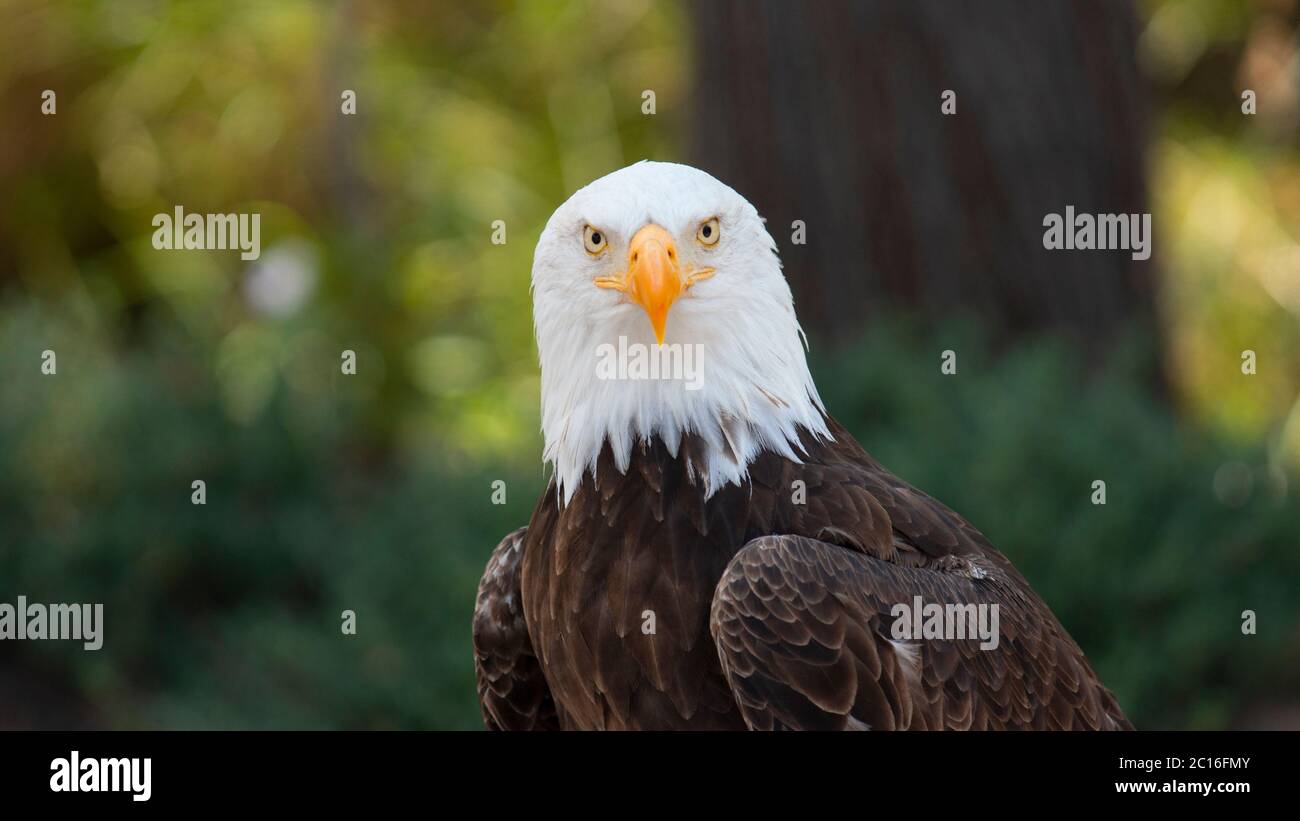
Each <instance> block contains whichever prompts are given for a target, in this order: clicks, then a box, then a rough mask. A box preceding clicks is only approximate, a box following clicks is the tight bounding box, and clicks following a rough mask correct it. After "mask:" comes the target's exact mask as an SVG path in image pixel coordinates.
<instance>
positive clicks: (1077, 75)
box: [692, 0, 1156, 353]
mask: <svg viewBox="0 0 1300 821" xmlns="http://www.w3.org/2000/svg"><path fill="white" fill-rule="evenodd" d="M692 9H693V12H692V21H693V25H692V28H693V29H694V30H695V32H697V37H696V42H695V60H696V62H695V83H694V95H695V99H694V111H693V118H692V130H693V132H694V137H695V141H696V142H695V146H694V154H695V161H696V162H697V163H698V164H699V165H700V166H701V167H702V168H705V169H706V170H708V171H710V172H712V173H713V174H715V175H716V176H718V177H719V178H720V179H722V180H724V181H725V182H727V183H729V184H730V185H732V186H733V187H735V188H736V189H737V190H738V191H740V192H741V193H742V194H744V195H745V196H747V197H748V198H749V199H750V200H751V201H752V202H754V203H755V205H757V206H758V208H759V211H760V213H762V214H763V216H765V217H766V218H767V220H768V228H769V230H771V232H772V234H773V236H775V237H776V240H777V243H778V244H779V246H780V248H781V252H782V257H783V259H784V262H785V266H786V272H787V275H788V276H789V279H790V282H791V286H792V287H793V289H794V293H795V301H796V306H797V308H798V311H799V315H800V318H801V320H802V322H803V325H804V327H805V329H807V330H808V332H809V333H810V334H812V335H814V336H816V335H822V336H823V338H825V337H827V336H829V337H831V338H835V339H838V340H846V339H851V338H852V337H853V336H854V335H856V333H857V332H858V331H859V330H860V329H861V328H863V327H864V325H865V323H866V322H867V321H868V319H869V317H870V315H871V312H872V311H882V310H888V307H889V306H890V305H897V304H899V303H901V304H903V305H906V306H909V307H912V308H914V309H916V311H917V312H918V313H920V314H921V315H922V316H923V317H924V318H925V319H927V320H928V321H932V322H937V321H941V320H942V319H944V318H946V317H949V316H951V315H952V314H953V312H954V311H955V310H957V309H969V310H971V311H973V312H976V313H978V314H979V315H981V316H982V317H983V318H985V319H986V320H987V321H988V322H989V323H990V325H991V326H992V329H993V330H994V332H995V333H997V334H999V340H1000V341H1006V340H1007V339H1009V338H1014V337H1017V336H1020V335H1023V334H1025V333H1026V332H1033V331H1041V330H1044V329H1051V330H1053V331H1054V332H1057V331H1059V332H1064V333H1067V334H1072V335H1075V336H1077V337H1079V338H1082V339H1085V340H1087V342H1088V343H1089V345H1090V346H1094V347H1092V348H1090V349H1091V350H1093V351H1094V352H1096V353H1104V352H1105V350H1106V349H1107V348H1109V347H1110V344H1109V343H1112V342H1113V341H1115V338H1116V336H1117V332H1118V331H1119V330H1120V329H1121V328H1122V327H1125V326H1127V325H1129V324H1136V325H1138V326H1139V327H1146V328H1149V329H1151V331H1152V332H1154V330H1155V326H1156V322H1155V311H1154V304H1153V303H1154V300H1153V281H1154V274H1153V271H1154V265H1155V260H1154V258H1153V259H1151V260H1147V261H1145V262H1141V261H1135V260H1132V259H1131V257H1130V254H1129V253H1128V252H1126V251H1047V250H1045V249H1044V248H1043V231H1044V228H1043V218H1044V216H1045V215H1046V214H1048V213H1058V214H1063V213H1064V211H1065V207H1066V206H1067V205H1073V206H1074V207H1075V210H1076V212H1087V213H1092V214H1097V213H1140V212H1144V211H1146V210H1147V204H1146V190H1145V185H1144V180H1143V150H1144V142H1145V136H1146V135H1145V129H1146V122H1145V121H1146V105H1147V102H1146V98H1145V92H1144V88H1143V83H1142V80H1141V78H1140V76H1139V72H1138V68H1137V62H1136V53H1135V52H1136V40H1137V27H1136V21H1135V19H1134V14H1133V9H1132V8H1131V6H1130V5H1129V4H1128V3H1124V2H1084V0H1077V2H1069V1H1068V0H1035V1H1034V2H1024V0H982V2H978V3H975V2H969V3H967V2H951V0H947V1H945V2H939V1H937V0H898V2H892V1H890V0H874V1H873V2H811V3H800V4H792V3H786V2H782V0H705V2H702V3H700V4H698V5H693V6H692ZM946 89H951V90H953V91H955V92H956V95H957V96H956V106H957V110H956V114H955V115H954V116H944V115H943V114H941V112H940V104H941V95H942V93H943V92H944V90H946ZM793 220H803V221H804V222H805V223H806V225H807V244H806V245H794V244H792V243H791V227H790V226H791V222H792V221H793ZM1094 343H1095V345H1094Z"/></svg>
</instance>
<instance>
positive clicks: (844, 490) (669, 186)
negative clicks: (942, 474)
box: [473, 162, 1131, 730]
mask: <svg viewBox="0 0 1300 821" xmlns="http://www.w3.org/2000/svg"><path fill="white" fill-rule="evenodd" d="M532 292H533V313H534V324H535V330H536V336H537V345H538V353H539V357H540V361H541V372H542V379H541V399H542V430H543V434H544V442H545V444H544V447H545V450H544V453H543V461H544V462H545V463H547V464H549V465H550V466H551V467H552V473H551V478H550V481H549V483H548V485H547V487H546V490H545V491H544V492H543V494H542V496H541V498H540V499H539V500H538V502H537V506H536V508H535V510H534V511H533V515H532V519H531V520H530V521H529V523H528V525H527V526H526V527H522V528H520V529H518V530H516V531H514V532H513V533H510V534H509V535H507V536H506V537H505V539H503V540H502V541H501V543H500V544H499V545H498V546H497V548H496V549H495V551H493V553H492V555H491V558H490V559H489V560H488V564H487V569H486V572H485V573H484V575H483V579H482V582H481V583H480V585H479V589H478V596H477V601H476V607H475V612H474V622H473V641H474V661H475V669H476V674H477V686H478V694H479V699H480V703H481V706H482V711H483V717H484V721H485V723H486V725H487V726H488V727H489V728H491V729H502V730H540V729H678V728H680V729H755V730H759V729H763V730H766V729H801V730H830V729H872V730H907V729H1011V728H1025V729H1131V725H1130V724H1129V722H1128V720H1127V719H1126V718H1125V717H1124V714H1123V712H1122V711H1121V710H1120V708H1119V705H1118V704H1117V703H1116V701H1115V698H1114V696H1113V695H1111V693H1110V691H1109V690H1107V689H1106V687H1105V686H1104V685H1103V684H1102V683H1101V681H1099V680H1098V678H1097V675H1096V674H1095V673H1094V672H1093V670H1092V668H1091V667H1090V666H1089V664H1088V661H1087V659H1085V658H1084V655H1083V652H1082V651H1081V650H1080V649H1079V646H1078V645H1077V644H1075V642H1074V640H1073V639H1071V638H1070V636H1069V634H1068V633H1067V632H1066V631H1065V628H1064V627H1062V626H1061V624H1060V622H1059V621H1057V620H1056V618H1055V617H1054V616H1053V615H1052V612H1051V611H1050V610H1049V609H1048V608H1047V606H1046V605H1045V604H1044V603H1043V601H1042V600H1041V599H1040V598H1039V597H1038V596H1037V595H1036V594H1035V593H1034V591H1033V590H1032V589H1031V588H1030V586H1029V584H1028V582H1026V581H1025V579H1024V577H1023V576H1021V575H1020V573H1019V572H1018V571H1017V570H1016V569H1015V567H1013V566H1012V564H1011V562H1009V561H1008V560H1007V559H1006V558H1005V557H1004V556H1003V555H1002V554H1001V553H999V552H998V551H997V550H996V549H995V548H994V547H993V546H992V545H991V544H989V542H988V540H987V539H985V538H984V536H983V535H981V534H980V532H979V531H978V530H976V529H975V528H974V527H973V526H971V525H970V524H969V523H967V522H966V520H965V519H963V518H962V517H960V516H958V515H957V514H956V513H954V512H953V511H951V510H949V509H948V508H947V507H945V506H944V505H943V504H942V503H940V502H938V501H936V500H934V499H932V498H930V497H929V496H927V495H925V494H924V493H922V492H921V491H919V490H917V489H916V488H914V487H912V486H911V485H909V484H908V483H907V482H904V481H903V480H901V479H899V478H898V477H896V476H894V475H893V474H891V473H890V472H889V471H888V470H886V469H885V468H884V467H882V466H881V465H880V464H879V463H878V462H876V460H875V459H873V458H872V457H871V456H870V455H868V454H867V452H866V451H865V450H863V449H862V447H861V446H860V445H859V444H858V443H857V442H856V441H855V440H854V439H853V437H852V436H851V435H849V433H848V431H846V430H845V429H844V428H843V426H841V425H840V424H839V423H837V422H836V421H835V420H834V419H833V418H832V417H831V416H830V415H829V414H828V413H827V412H826V409H825V407H824V406H823V404H822V401H821V398H820V397H819V395H818V392H817V386H816V385H814V384H813V380H812V377H811V376H810V374H809V371H808V365H807V362H806V360H805V356H804V352H805V344H806V342H805V340H804V337H803V331H802V329H801V328H800V326H799V322H798V320H797V318H796V317H795V312H794V306H793V301H792V299H791V295H790V289H789V286H788V285H787V283H786V281H785V278H784V276H783V275H782V272H781V265H780V261H779V259H778V257H777V254H776V244H775V242H774V241H773V240H772V237H771V236H770V235H769V233H768V231H767V229H766V228H765V226H764V224H763V220H762V219H761V218H760V217H759V215H758V212H757V211H756V210H755V209H754V207H753V206H752V205H751V204H750V203H749V202H747V201H746V200H745V199H744V198H743V197H741V196H740V195H739V194H737V193H736V192H735V191H734V190H732V189H731V188H729V187H728V186H726V185H724V184H723V183H721V182H719V181H718V180H716V179H714V178H713V177H711V176H710V175H708V174H706V173H704V172H702V171H699V170H697V169H694V168H691V167H688V166H685V165H676V164H671V163H660V162H641V163H637V164H636V165H633V166H629V167H627V168H624V169H621V170H619V171H615V172H614V173H612V174H609V175H608V176H605V177H603V178H601V179H599V180H596V181H595V182H593V183H591V184H590V185H588V186H586V187H585V188H583V189H581V190H580V191H578V192H577V193H575V194H574V195H573V196H572V197H571V198H570V199H569V200H568V201H567V202H565V203H564V204H563V205H562V206H560V208H559V209H558V210H557V211H556V212H555V213H554V215H552V217H551V219H550V221H549V222H548V223H547V225H546V227H545V229H544V230H543V232H542V235H541V238H540V240H539V242H538V244H537V250H536V255H535V258H534V263H533V274H532ZM675 344H676V345H688V346H693V347H692V350H695V351H698V353H699V358H698V362H697V364H698V365H699V366H700V367H701V368H702V372H701V373H700V374H696V376H697V377H698V378H696V379H687V378H683V375H682V374H681V373H679V372H678V371H680V370H681V368H680V367H664V368H659V369H655V370H646V369H645V368H641V369H637V368H622V367H620V368H613V369H611V368H609V367H602V365H607V364H608V363H604V362H602V358H603V357H607V356H608V355H609V354H610V352H611V351H615V350H617V351H619V352H620V355H622V354H623V352H625V351H630V350H637V351H640V352H642V353H644V352H646V351H649V352H651V353H660V352H663V351H665V350H666V349H667V348H668V347H669V346H672V345H675ZM684 361H686V358H685V357H678V358H677V359H674V360H671V361H670V362H669V363H668V365H672V364H673V362H676V363H677V365H680V364H681V363H682V362H684ZM913 605H915V606H918V607H921V608H924V609H926V611H927V616H926V627H925V628H924V630H923V631H921V633H920V634H918V632H917V631H915V630H912V629H910V623H911V622H913V621H914V622H915V623H916V624H918V625H919V624H920V618H919V616H916V614H912V616H916V618H915V619H913V618H912V616H905V615H902V614H905V613H907V612H909V608H911V607H912V606H913ZM935 607H937V608H939V610H934V609H933V608H935ZM990 607H991V608H993V612H994V613H995V614H996V618H995V619H993V620H992V622H991V623H992V624H993V625H994V626H995V627H996V635H994V636H992V637H991V639H992V640H989V639H990V637H989V636H987V635H986V636H977V635H973V634H972V632H973V631H959V632H957V633H954V632H953V630H952V628H953V625H951V624H945V623H944V622H943V621H942V619H939V620H932V619H930V616H932V615H936V614H942V613H948V614H951V613H953V611H954V609H955V610H956V612H957V613H959V614H960V613H970V614H971V615H972V618H973V614H974V612H975V608H982V609H981V610H980V612H981V613H983V612H986V611H987V609H988V608H990ZM900 608H902V609H901V610H900ZM931 621H933V622H934V624H935V630H933V631H931V630H930V629H929V626H930V623H931ZM967 626H969V625H967ZM945 627H946V628H948V629H947V631H946V632H945V629H944V628H945Z"/></svg>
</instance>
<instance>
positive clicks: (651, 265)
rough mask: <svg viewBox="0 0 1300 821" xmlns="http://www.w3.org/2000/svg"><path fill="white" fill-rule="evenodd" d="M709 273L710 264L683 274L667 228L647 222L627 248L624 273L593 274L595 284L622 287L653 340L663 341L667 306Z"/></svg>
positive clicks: (675, 244) (666, 324)
mask: <svg viewBox="0 0 1300 821" xmlns="http://www.w3.org/2000/svg"><path fill="white" fill-rule="evenodd" d="M711 276H713V269H712V268H700V269H698V270H692V271H690V272H689V274H688V275H686V276H683V271H682V266H681V263H680V262H679V261H678V259H677V243H676V242H674V241H673V237H672V235H671V234H669V233H668V231H667V230H665V229H664V228H662V227H661V226H658V225H655V224H654V223H650V224H649V225H646V226H644V227H643V228H642V229H641V230H639V231H637V232H636V236H634V237H632V243H631V245H629V246H628V249H627V274H626V275H625V276H621V277H620V276H612V277H597V278H596V281H595V284H596V287H598V288H611V289H613V290H616V291H622V292H623V293H625V294H627V296H628V298H629V299H631V300H632V301H633V302H635V303H636V304H638V305H640V306H641V307H642V308H643V309H644V310H645V312H646V316H648V317H650V326H651V327H652V328H653V329H654V332H655V341H657V342H658V343H659V344H660V345H662V344H664V330H665V329H666V328H667V326H668V310H669V309H670V308H672V307H673V303H674V302H676V301H677V298H678V297H680V296H681V295H682V294H683V293H685V292H686V291H687V290H688V289H689V288H690V287H691V286H692V285H694V284H695V283H697V282H699V281H700V280H703V279H708V278H709V277H711Z"/></svg>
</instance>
